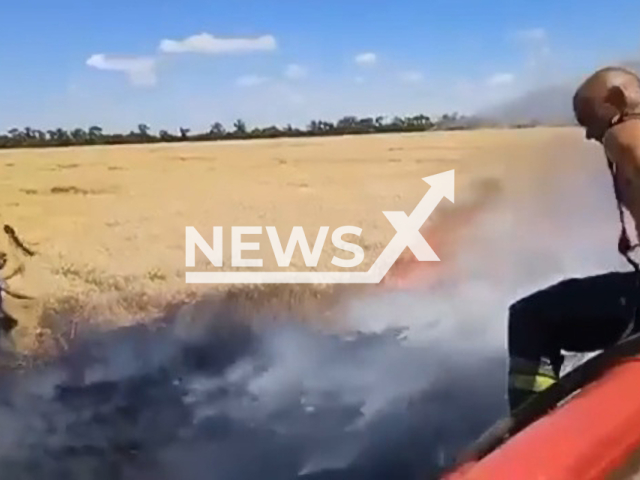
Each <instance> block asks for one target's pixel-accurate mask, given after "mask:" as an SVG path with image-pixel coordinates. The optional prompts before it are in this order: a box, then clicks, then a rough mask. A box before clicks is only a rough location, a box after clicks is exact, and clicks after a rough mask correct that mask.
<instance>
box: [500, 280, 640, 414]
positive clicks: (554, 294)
mask: <svg viewBox="0 0 640 480" xmlns="http://www.w3.org/2000/svg"><path fill="white" fill-rule="evenodd" d="M639 301H640V290H639V288H638V285H637V282H636V275H635V273H633V272H630V273H607V274H604V275H596V276H592V277H586V278H571V279H568V280H564V281H562V282H560V283H557V284H555V285H552V286H550V287H548V288H546V289H543V290H540V291H537V292H535V293H534V294H532V295H529V296H527V297H525V298H523V299H521V300H519V301H518V302H516V303H514V304H513V305H511V307H510V309H509V325H508V343H509V404H510V407H511V409H514V408H517V407H518V406H520V405H521V404H522V402H524V401H526V400H527V399H528V398H530V397H531V396H532V395H534V394H535V393H536V392H539V391H542V390H544V389H545V388H547V387H548V386H549V385H551V384H552V383H553V382H554V381H556V380H557V378H558V377H559V375H560V369H561V367H562V363H563V356H562V352H561V351H562V350H564V351H568V352H580V353H586V352H593V351H597V350H603V349H606V348H607V347H609V346H611V345H613V344H614V343H616V342H618V341H620V340H621V339H622V337H623V336H624V335H625V333H627V332H628V333H636V332H637V331H638V330H640V325H638V324H640V321H638V322H635V323H636V325H635V327H634V328H633V330H632V331H629V330H628V329H629V327H630V326H632V319H633V317H634V315H637V306H638V302H639Z"/></svg>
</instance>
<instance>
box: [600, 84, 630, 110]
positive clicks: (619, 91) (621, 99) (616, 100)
mask: <svg viewBox="0 0 640 480" xmlns="http://www.w3.org/2000/svg"><path fill="white" fill-rule="evenodd" d="M605 102H607V103H608V104H609V105H611V106H612V107H614V108H615V109H616V110H617V111H618V112H620V113H622V112H625V111H626V110H627V107H628V102H627V94H626V93H625V91H624V89H623V88H622V87H620V86H619V85H614V86H613V87H611V88H609V91H608V92H607V96H606V97H605Z"/></svg>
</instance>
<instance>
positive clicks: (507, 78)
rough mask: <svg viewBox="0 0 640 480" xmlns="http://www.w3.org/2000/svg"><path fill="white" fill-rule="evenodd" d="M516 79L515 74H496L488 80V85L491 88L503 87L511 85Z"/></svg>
mask: <svg viewBox="0 0 640 480" xmlns="http://www.w3.org/2000/svg"><path fill="white" fill-rule="evenodd" d="M515 79H516V77H515V75H514V74H513V73H496V74H495V75H491V76H490V77H489V78H488V79H487V85H489V86H491V87H502V86H506V85H511V84H512V83H513V82H514V81H515Z"/></svg>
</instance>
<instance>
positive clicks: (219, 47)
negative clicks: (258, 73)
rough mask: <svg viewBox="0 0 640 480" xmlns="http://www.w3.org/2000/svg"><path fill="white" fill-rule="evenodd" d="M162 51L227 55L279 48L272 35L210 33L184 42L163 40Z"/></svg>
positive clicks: (192, 37)
mask: <svg viewBox="0 0 640 480" xmlns="http://www.w3.org/2000/svg"><path fill="white" fill-rule="evenodd" d="M159 48H160V51H162V52H164V53H207V54H212V55H218V54H225V53H249V52H269V51H273V50H275V49H276V48H277V42H276V39H275V38H274V37H273V36H272V35H263V36H261V37H256V38H217V37H214V36H213V35H210V34H208V33H200V34H198V35H193V36H191V37H187V38H185V39H184V40H167V39H165V40H162V41H161V42H160V47H159Z"/></svg>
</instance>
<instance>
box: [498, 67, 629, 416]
mask: <svg viewBox="0 0 640 480" xmlns="http://www.w3.org/2000/svg"><path fill="white" fill-rule="evenodd" d="M573 109H574V114H575V117H576V120H577V121H578V123H579V124H580V125H581V126H582V127H583V128H584V130H585V136H586V138H587V140H594V141H597V142H599V143H600V144H601V145H602V146H603V150H604V153H605V156H606V159H607V163H608V165H609V169H610V172H611V175H612V179H613V182H612V183H613V185H614V194H615V197H616V200H617V201H618V210H619V215H620V222H621V233H620V241H619V244H618V250H619V252H620V253H621V254H622V255H623V256H624V257H625V258H626V259H627V261H628V262H629V263H630V265H631V266H632V267H633V271H631V272H612V273H606V274H603V275H597V276H593V277H587V278H570V279H568V280H564V281H562V282H560V283H558V284H555V285H552V286H550V287H548V288H546V289H544V290H541V291H538V292H535V293H533V294H532V295H530V296H528V297H525V298H523V299H521V300H519V301H518V302H516V303H514V304H513V305H511V307H510V309H509V324H508V345H509V372H508V376H509V379H508V392H509V394H508V396H509V406H510V408H511V409H512V410H513V409H516V408H518V407H519V406H520V405H522V403H523V402H525V401H526V400H528V399H529V398H531V397H532V396H533V395H535V394H536V393H538V392H540V391H542V390H545V389H546V388H548V387H549V386H551V385H552V384H553V383H555V382H556V381H557V380H558V378H559V376H560V369H561V367H562V364H563V360H564V358H563V355H562V351H569V352H580V353H587V352H593V351H598V350H603V349H606V348H607V347H609V346H611V345H613V344H614V343H616V342H618V341H620V340H622V339H623V338H625V337H626V336H628V335H630V334H632V333H637V332H638V331H640V321H637V317H638V305H639V304H640V274H639V273H637V272H638V271H639V269H638V265H637V264H636V262H635V261H634V260H633V259H632V258H631V256H630V253H631V251H632V250H633V249H634V248H635V246H632V245H631V241H630V240H629V236H628V233H627V229H626V226H625V224H624V217H623V211H624V210H623V209H626V210H628V211H629V213H630V215H631V216H632V218H633V219H634V223H635V230H636V232H638V231H640V228H639V226H640V78H639V77H638V76H637V75H636V74H635V73H633V72H631V71H630V70H627V69H623V68H614V67H608V68H604V69H601V70H598V71H597V72H595V73H594V74H593V75H591V76H590V77H589V78H587V79H586V80H585V81H584V82H583V83H582V85H580V87H579V88H578V89H577V91H576V93H575V95H574V98H573ZM594 228H597V227H595V226H594Z"/></svg>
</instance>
